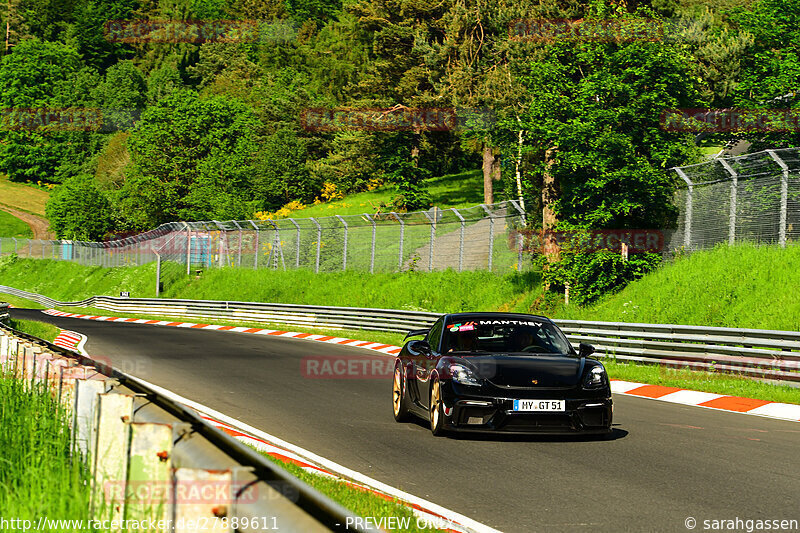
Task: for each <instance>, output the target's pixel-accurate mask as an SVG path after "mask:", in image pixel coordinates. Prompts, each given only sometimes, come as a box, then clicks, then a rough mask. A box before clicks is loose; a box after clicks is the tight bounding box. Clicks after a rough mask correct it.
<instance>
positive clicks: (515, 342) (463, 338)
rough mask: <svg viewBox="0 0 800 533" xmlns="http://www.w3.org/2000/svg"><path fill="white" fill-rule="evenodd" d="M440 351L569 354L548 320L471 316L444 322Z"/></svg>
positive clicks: (566, 345) (563, 340)
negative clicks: (470, 318) (465, 318)
mask: <svg viewBox="0 0 800 533" xmlns="http://www.w3.org/2000/svg"><path fill="white" fill-rule="evenodd" d="M443 352H444V353H449V352H462V353H463V352H484V353H485V352H489V353H529V354H564V355H566V354H571V353H572V347H571V346H570V344H569V341H568V340H567V339H566V337H564V334H563V333H561V331H560V330H559V329H558V328H557V327H556V326H554V325H553V324H551V323H549V322H538V321H536V320H535V319H531V320H502V319H492V318H487V319H472V320H464V321H458V320H455V321H452V322H448V323H447V324H446V325H445V337H444V345H443Z"/></svg>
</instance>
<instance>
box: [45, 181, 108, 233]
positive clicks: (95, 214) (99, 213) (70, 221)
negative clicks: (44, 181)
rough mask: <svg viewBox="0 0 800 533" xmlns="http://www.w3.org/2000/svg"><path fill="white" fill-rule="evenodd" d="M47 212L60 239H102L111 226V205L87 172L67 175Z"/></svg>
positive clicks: (56, 190) (51, 198) (56, 191)
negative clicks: (68, 176)
mask: <svg viewBox="0 0 800 533" xmlns="http://www.w3.org/2000/svg"><path fill="white" fill-rule="evenodd" d="M46 212H47V218H48V219H49V220H50V227H51V228H52V229H53V231H55V233H56V235H57V236H58V238H59V239H74V240H79V241H93V240H99V239H100V238H101V237H102V236H103V235H105V234H106V232H108V231H109V230H110V229H111V227H112V217H111V204H110V203H109V201H108V199H107V198H106V197H105V196H104V195H103V193H102V192H100V191H99V190H98V188H97V184H96V183H95V181H94V178H92V176H90V175H88V174H78V175H76V176H73V177H71V178H68V179H67V180H66V181H64V183H63V184H61V185H59V186H58V187H56V189H55V190H54V191H53V194H52V195H51V196H50V199H49V200H48V201H47V206H46Z"/></svg>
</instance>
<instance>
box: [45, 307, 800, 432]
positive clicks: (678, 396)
mask: <svg viewBox="0 0 800 533" xmlns="http://www.w3.org/2000/svg"><path fill="white" fill-rule="evenodd" d="M43 312H44V313H47V314H49V315H53V316H61V317H69V318H81V319H84V320H100V321H106V322H130V323H134V324H155V325H159V326H173V327H179V328H194V329H213V330H217V331H235V332H239V333H254V334H256V335H274V336H280V337H292V338H295V339H304V340H311V341H317V342H327V343H331V344H342V345H346V346H355V347H358V348H366V349H368V350H373V351H378V352H381V353H385V354H388V355H394V354H396V353H398V352H400V350H401V348H400V347H399V346H392V345H391V344H380V343H377V342H370V341H362V340H355V339H346V338H344V337H332V336H329V335H316V334H311V333H297V332H292V331H281V330H272V329H260V328H245V327H234V326H219V325H213V324H195V323H191V322H169V321H164V320H144V319H136V318H119V317H108V316H96V315H81V314H76V313H65V312H63V311H57V310H55V309H48V310H46V311H43ZM611 391H612V392H613V393H615V394H622V395H626V396H636V397H638V398H649V399H653V400H661V401H665V402H671V403H677V404H682V405H692V406H696V407H705V408H708V409H716V410H719V411H728V412H732V413H743V414H748V415H757V416H766V417H770V418H778V419H781V420H791V421H793V422H798V421H800V405H794V404H787V403H779V402H770V401H766V400H756V399H753V398H740V397H738V396H727V395H724V394H714V393H711V392H700V391H694V390H689V389H680V388H677V387H664V386H662V385H647V384H644V383H633V382H630V381H622V380H612V381H611Z"/></svg>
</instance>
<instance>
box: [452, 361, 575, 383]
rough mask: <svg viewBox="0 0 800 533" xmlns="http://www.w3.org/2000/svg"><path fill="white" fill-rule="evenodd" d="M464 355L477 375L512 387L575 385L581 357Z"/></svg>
mask: <svg viewBox="0 0 800 533" xmlns="http://www.w3.org/2000/svg"><path fill="white" fill-rule="evenodd" d="M464 359H465V361H466V362H467V363H468V364H469V366H471V367H472V368H473V370H474V371H475V373H476V374H477V375H478V377H481V378H483V379H486V380H488V381H490V382H491V383H492V384H494V385H496V386H498V387H516V388H542V387H575V386H577V384H578V382H579V380H580V378H581V374H582V373H583V366H584V361H585V359H583V358H581V357H565V356H558V355H490V356H489V355H487V356H473V357H466V358H464ZM534 381H535V382H534Z"/></svg>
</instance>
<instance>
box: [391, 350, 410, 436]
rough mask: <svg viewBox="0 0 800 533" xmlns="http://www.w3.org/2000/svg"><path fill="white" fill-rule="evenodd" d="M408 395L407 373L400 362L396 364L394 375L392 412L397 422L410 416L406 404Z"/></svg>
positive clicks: (403, 420)
mask: <svg viewBox="0 0 800 533" xmlns="http://www.w3.org/2000/svg"><path fill="white" fill-rule="evenodd" d="M407 395H408V386H407V384H406V373H405V372H404V367H403V365H402V363H400V362H398V363H397V364H396V365H394V377H393V378H392V413H393V414H394V419H395V420H396V421H397V422H406V421H407V420H408V418H409V417H408V406H407V405H406V396H407Z"/></svg>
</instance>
